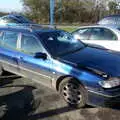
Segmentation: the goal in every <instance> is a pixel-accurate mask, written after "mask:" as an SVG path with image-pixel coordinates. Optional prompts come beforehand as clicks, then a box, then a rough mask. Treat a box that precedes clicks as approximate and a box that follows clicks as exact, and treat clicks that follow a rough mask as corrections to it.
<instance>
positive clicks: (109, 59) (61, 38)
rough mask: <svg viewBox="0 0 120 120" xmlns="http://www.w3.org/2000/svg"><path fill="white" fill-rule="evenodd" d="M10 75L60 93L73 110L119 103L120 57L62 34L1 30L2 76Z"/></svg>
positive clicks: (33, 29) (50, 31) (53, 30)
mask: <svg viewBox="0 0 120 120" xmlns="http://www.w3.org/2000/svg"><path fill="white" fill-rule="evenodd" d="M3 70H4V71H9V72H12V73H15V74H17V75H20V76H23V77H27V78H30V79H32V80H34V81H36V82H38V83H41V84H43V85H46V86H48V87H50V88H53V89H55V90H56V91H58V92H60V94H61V96H62V97H63V98H64V100H65V101H66V102H67V103H68V104H69V105H71V106H74V107H83V106H85V104H90V105H99V106H110V105H113V104H114V103H115V104H116V103H119V102H120V77H119V76H120V56H119V55H118V54H117V53H114V52H109V51H105V50H101V49H97V48H93V47H89V46H86V45H85V44H83V43H82V42H80V41H78V40H76V39H74V37H73V36H72V35H71V34H70V33H68V32H64V31H62V30H56V29H51V28H48V29H47V28H45V29H44V28H39V29H38V27H37V28H35V27H33V28H32V27H30V28H29V27H26V26H25V27H24V26H23V27H17V26H16V27H12V26H11V27H2V28H0V74H1V75H2V73H3Z"/></svg>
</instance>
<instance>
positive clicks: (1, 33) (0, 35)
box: [0, 31, 3, 44]
mask: <svg viewBox="0 0 120 120" xmlns="http://www.w3.org/2000/svg"><path fill="white" fill-rule="evenodd" d="M2 40H3V32H1V31H0V44H1V42H2Z"/></svg>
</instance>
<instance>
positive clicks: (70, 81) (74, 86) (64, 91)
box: [59, 77, 87, 108]
mask: <svg viewBox="0 0 120 120" xmlns="http://www.w3.org/2000/svg"><path fill="white" fill-rule="evenodd" d="M59 92H60V94H61V96H62V97H63V98H64V100H65V101H66V102H67V103H68V105H70V106H71V107H75V108H81V107H84V106H85V105H86V101H87V97H86V96H87V95H86V93H87V92H86V90H85V88H84V87H83V86H82V85H81V84H80V83H79V82H78V81H77V80H75V79H74V78H72V77H68V78H65V79H64V80H63V81H62V82H61V83H60V85H59Z"/></svg>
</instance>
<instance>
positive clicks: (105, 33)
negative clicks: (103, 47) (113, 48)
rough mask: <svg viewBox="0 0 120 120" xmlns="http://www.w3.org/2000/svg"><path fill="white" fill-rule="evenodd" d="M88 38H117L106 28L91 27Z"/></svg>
mask: <svg viewBox="0 0 120 120" xmlns="http://www.w3.org/2000/svg"><path fill="white" fill-rule="evenodd" d="M90 40H117V36H116V35H115V34H114V33H113V32H112V31H111V30H109V29H106V28H93V30H92V34H91V36H90Z"/></svg>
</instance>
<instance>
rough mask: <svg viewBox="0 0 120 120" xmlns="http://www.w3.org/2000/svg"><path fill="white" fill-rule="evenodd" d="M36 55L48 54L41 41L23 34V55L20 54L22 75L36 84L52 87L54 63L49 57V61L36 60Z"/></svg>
mask: <svg viewBox="0 0 120 120" xmlns="http://www.w3.org/2000/svg"><path fill="white" fill-rule="evenodd" d="M36 53H46V51H45V49H44V48H43V46H42V44H41V42H40V40H38V38H36V37H35V36H33V35H30V34H22V37H21V53H20V54H19V55H20V56H19V58H20V59H19V67H20V73H21V74H22V75H24V76H25V77H28V78H30V79H33V80H35V81H36V82H39V83H42V84H44V85H46V86H49V87H51V80H52V72H51V71H50V69H51V66H52V61H51V59H50V58H49V56H47V59H43V58H36V57H35V54H36ZM46 54H47V53H46Z"/></svg>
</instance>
